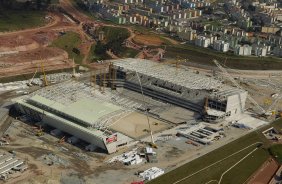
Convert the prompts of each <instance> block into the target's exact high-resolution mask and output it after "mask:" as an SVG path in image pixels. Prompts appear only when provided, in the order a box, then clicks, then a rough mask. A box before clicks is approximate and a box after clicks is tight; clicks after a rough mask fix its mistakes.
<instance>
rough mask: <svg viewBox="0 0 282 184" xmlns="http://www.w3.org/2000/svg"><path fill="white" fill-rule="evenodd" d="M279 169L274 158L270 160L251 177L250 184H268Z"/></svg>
mask: <svg viewBox="0 0 282 184" xmlns="http://www.w3.org/2000/svg"><path fill="white" fill-rule="evenodd" d="M278 167H279V164H278V163H277V162H276V161H275V160H273V159H272V158H269V159H268V160H267V161H266V162H265V163H264V164H263V165H262V166H261V167H260V168H259V169H258V171H257V172H256V173H255V174H254V175H253V176H252V177H251V179H250V180H249V182H248V184H263V183H268V182H269V181H270V180H271V178H272V177H273V175H274V174H275V172H276V171H277V169H278Z"/></svg>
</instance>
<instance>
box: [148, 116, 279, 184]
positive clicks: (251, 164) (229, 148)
mask: <svg viewBox="0 0 282 184" xmlns="http://www.w3.org/2000/svg"><path fill="white" fill-rule="evenodd" d="M270 126H274V127H276V128H281V127H282V120H278V121H276V122H274V123H272V124H271V125H269V126H266V127H264V128H263V129H261V130H258V131H255V132H252V133H250V134H248V135H246V136H244V137H242V138H240V139H237V140H235V141H233V142H231V143H229V144H227V145H225V146H223V147H221V148H219V149H216V150H214V151H212V152H210V153H208V154H206V155H204V156H202V157H200V158H198V159H196V160H193V161H191V162H189V163H187V164H185V165H183V166H181V167H179V168H177V169H175V170H173V171H171V172H168V173H166V174H165V175H163V176H162V177H159V178H157V179H155V180H153V181H151V182H149V184H161V183H173V182H175V181H177V180H179V179H182V178H184V177H185V176H188V175H190V174H192V173H194V172H196V171H198V170H200V169H202V168H204V167H206V166H208V165H210V164H212V163H215V162H216V161H218V160H221V159H222V158H224V157H226V156H228V155H230V154H232V153H234V152H236V151H238V150H240V149H242V148H244V147H246V146H248V145H250V144H252V143H255V142H259V141H261V142H263V143H264V144H263V148H259V149H258V150H257V151H255V152H254V153H253V154H252V155H250V156H249V157H247V158H246V159H245V160H244V161H242V162H241V163H240V164H238V165H237V166H236V167H234V168H233V169H232V170H230V172H228V173H227V174H226V175H225V176H224V177H223V181H222V183H228V184H240V183H244V182H245V181H246V180H247V179H248V178H249V177H250V175H252V173H254V172H255V171H256V170H257V169H258V168H259V167H260V166H261V164H262V163H263V162H265V161H266V160H267V158H268V157H269V156H270V154H269V152H268V151H267V148H268V146H269V141H268V140H266V138H265V137H264V136H263V135H262V133H261V131H262V130H265V129H267V128H269V127H270ZM253 149H254V147H251V148H249V149H247V150H244V151H242V152H240V153H238V154H236V155H234V156H232V157H230V158H229V159H227V160H224V161H222V162H220V163H218V164H216V165H214V166H212V167H210V168H208V169H206V170H204V171H202V172H200V173H198V174H196V175H194V176H192V177H190V178H188V179H186V180H184V181H183V182H181V183H183V184H185V183H191V184H203V183H206V182H208V181H210V180H219V178H220V176H221V174H222V173H223V172H224V171H225V170H227V169H228V168H230V167H231V166H232V165H234V164H235V163H236V162H237V161H238V160H240V159H241V158H243V157H244V156H245V155H247V154H248V153H249V152H250V151H251V150H253Z"/></svg>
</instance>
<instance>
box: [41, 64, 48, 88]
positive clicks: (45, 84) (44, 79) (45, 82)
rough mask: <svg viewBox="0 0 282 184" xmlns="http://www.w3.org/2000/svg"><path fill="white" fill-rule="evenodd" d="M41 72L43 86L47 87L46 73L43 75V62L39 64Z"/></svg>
mask: <svg viewBox="0 0 282 184" xmlns="http://www.w3.org/2000/svg"><path fill="white" fill-rule="evenodd" d="M41 71H42V73H43V81H44V86H48V81H47V77H46V73H45V69H44V65H43V62H41Z"/></svg>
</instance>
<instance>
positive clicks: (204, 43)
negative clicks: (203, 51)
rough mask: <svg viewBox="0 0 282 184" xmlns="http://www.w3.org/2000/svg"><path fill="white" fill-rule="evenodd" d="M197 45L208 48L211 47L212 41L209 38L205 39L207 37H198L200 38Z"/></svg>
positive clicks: (197, 39) (196, 42)
mask: <svg viewBox="0 0 282 184" xmlns="http://www.w3.org/2000/svg"><path fill="white" fill-rule="evenodd" d="M195 44H196V45H197V46H200V47H205V48H207V47H208V46H210V44H211V39H210V38H207V37H205V36H198V37H197V38H196V41H195Z"/></svg>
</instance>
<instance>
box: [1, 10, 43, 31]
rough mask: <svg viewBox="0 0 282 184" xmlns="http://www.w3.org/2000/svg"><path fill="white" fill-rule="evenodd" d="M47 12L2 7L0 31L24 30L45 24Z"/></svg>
mask: <svg viewBox="0 0 282 184" xmlns="http://www.w3.org/2000/svg"><path fill="white" fill-rule="evenodd" d="M44 16H45V12H42V11H35V10H28V11H24V10H2V9H0V32H4V31H15V30H22V29H27V28H32V27H38V26H42V25H44V24H45V23H46V22H45V20H44Z"/></svg>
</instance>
